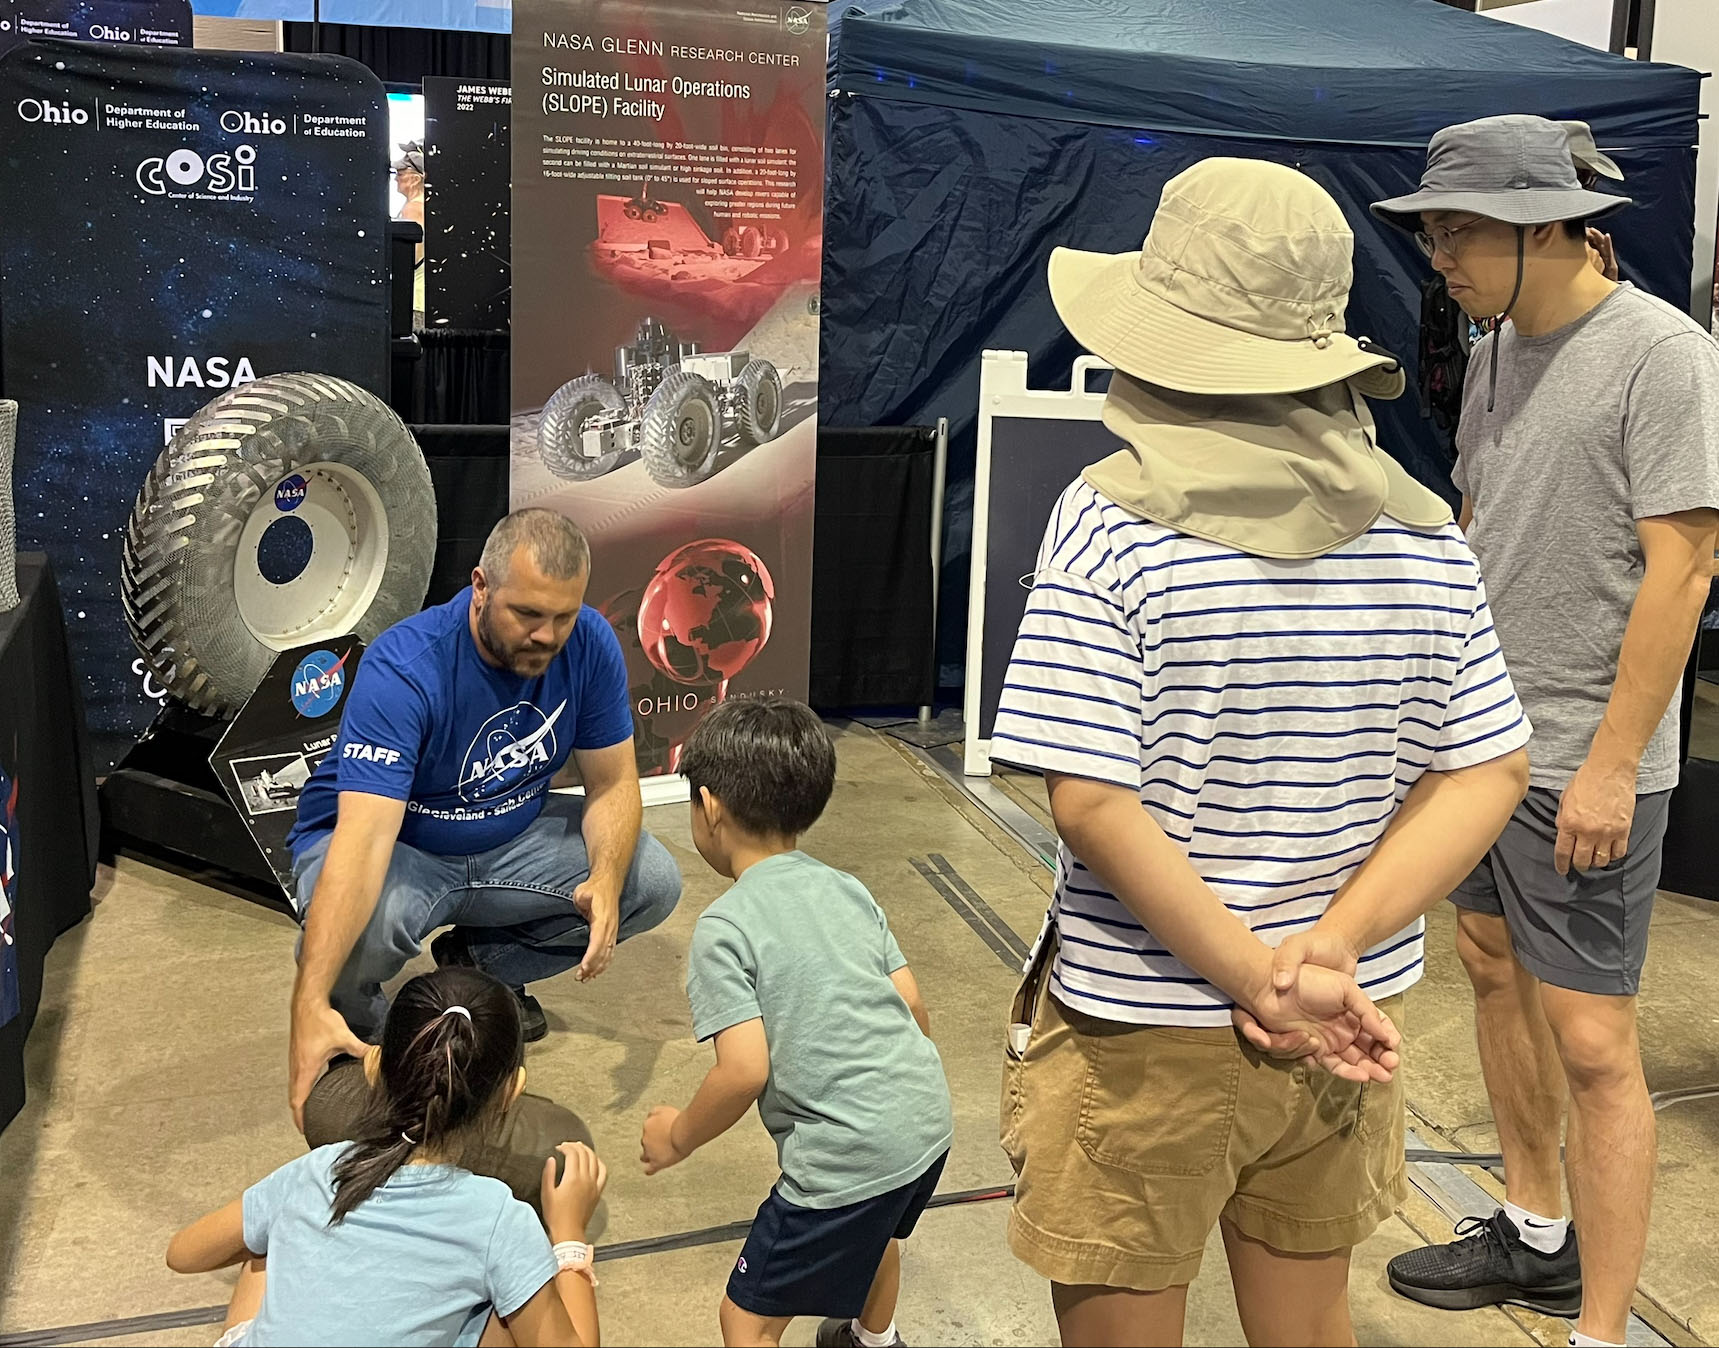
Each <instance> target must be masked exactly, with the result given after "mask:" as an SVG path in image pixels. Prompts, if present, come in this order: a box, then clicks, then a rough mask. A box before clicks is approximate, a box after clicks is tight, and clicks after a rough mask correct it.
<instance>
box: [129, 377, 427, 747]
mask: <svg viewBox="0 0 1719 1348" xmlns="http://www.w3.org/2000/svg"><path fill="white" fill-rule="evenodd" d="M289 519H291V520H295V521H299V524H298V525H297V527H296V529H293V528H289V529H286V530H285V533H287V534H289V535H290V534H294V533H296V534H297V535H298V538H297V540H295V541H296V542H297V543H298V545H299V546H300V547H301V548H302V545H303V543H304V542H306V541H308V544H309V553H308V559H307V560H306V561H305V562H304V564H303V567H302V570H300V571H299V572H298V573H297V574H295V575H292V576H289V577H287V578H286V579H284V580H283V581H282V582H280V583H276V582H275V581H274V580H272V579H271V578H269V577H268V576H265V575H264V564H263V562H262V561H261V560H260V559H259V549H264V550H265V551H266V550H268V549H270V548H273V547H275V546H277V545H276V544H271V543H268V542H266V540H265V537H264V536H265V534H268V533H270V532H271V530H272V529H273V526H274V525H276V524H278V523H279V522H281V521H283V520H289ZM435 552H436V495H435V491H434V489H433V488H432V486H431V483H430V470H429V468H428V467H427V466H426V464H425V463H424V456H423V453H422V451H420V450H419V448H418V444H417V441H415V440H414V439H413V438H412V433H411V432H410V431H408V430H407V429H406V426H405V423H403V422H402V421H401V420H400V418H399V417H397V416H395V415H394V413H393V412H392V411H391V410H390V409H389V408H388V406H387V405H386V404H385V403H383V402H382V401H381V399H379V398H376V397H374V396H373V395H371V394H369V393H367V392H365V391H364V390H363V389H361V388H359V387H358V386H357V385H355V384H349V383H347V382H346V381H345V380H343V379H335V378H333V377H331V376H328V375H319V374H277V375H269V376H267V377H265V378H262V379H258V380H255V381H253V382H251V383H247V384H244V385H242V386H240V387H239V388H236V389H233V390H231V391H230V392H227V393H223V394H222V395H221V396H220V397H218V398H216V399H215V400H214V401H213V402H211V403H209V404H208V405H207V406H205V407H204V408H203V409H202V410H201V411H199V412H198V413H197V414H196V415H195V416H194V417H192V418H191V419H190V420H189V421H187V422H186V423H185V425H184V426H182V427H181V428H180V430H179V432H178V434H176V435H175V436H174V437H173V441H172V443H171V444H169V445H168V446H167V448H166V449H165V450H163V451H162V452H161V454H160V456H159V457H158V458H157V459H156V461H155V464H154V466H153V467H152V468H151V469H150V470H149V476H148V477H147V478H146V479H145V480H144V483H143V486H142V488H141V490H140V491H139V492H138V494H137V501H136V504H135V505H133V507H132V511H131V518H130V520H129V521H128V523H127V524H126V530H125V541H124V545H123V553H122V558H121V578H120V598H121V601H122V603H123V605H124V609H125V620H126V626H127V628H128V629H129V630H130V632H131V638H132V640H133V641H134V642H135V643H136V645H137V649H138V650H139V652H141V654H142V656H143V660H144V663H145V665H146V666H147V668H148V670H149V672H150V674H151V676H152V677H153V678H154V680H155V681H156V682H157V683H159V684H160V685H161V686H162V687H164V688H165V689H166V690H167V691H168V692H169V693H170V694H171V695H173V696H175V697H177V698H179V699H180V700H181V701H183V702H185V703H186V704H187V705H188V706H190V707H191V708H192V709H193V710H196V711H201V712H206V713H208V714H211V715H225V714H228V713H231V712H236V711H237V710H238V709H239V708H240V707H241V706H243V705H244V702H245V700H246V699H247V698H248V697H250V695H251V694H252V693H253V692H254V691H255V690H256V687H257V684H258V683H259V682H261V680H262V677H263V675H264V674H265V673H267V672H268V668H269V665H270V664H271V663H272V662H273V661H274V658H275V656H276V654H277V653H279V652H280V651H283V650H287V649H290V648H291V647H294V646H300V645H304V644H306V643H309V642H312V641H320V640H325V639H332V638H334V637H338V636H341V635H343V634H345V633H347V632H356V633H357V634H358V635H359V636H360V637H361V638H363V639H364V640H366V641H369V640H373V639H374V638H375V637H376V636H377V635H378V634H379V633H380V632H381V631H382V630H383V629H384V628H386V627H389V626H391V625H392V624H394V623H396V622H398V621H400V619H402V618H405V617H408V616H410V615H411V614H413V613H416V612H418V610H419V609H420V608H421V607H422V606H423V602H424V593H425V591H426V590H427V589H428V588H429V584H430V570H431V566H432V564H433V562H434V560H435Z"/></svg>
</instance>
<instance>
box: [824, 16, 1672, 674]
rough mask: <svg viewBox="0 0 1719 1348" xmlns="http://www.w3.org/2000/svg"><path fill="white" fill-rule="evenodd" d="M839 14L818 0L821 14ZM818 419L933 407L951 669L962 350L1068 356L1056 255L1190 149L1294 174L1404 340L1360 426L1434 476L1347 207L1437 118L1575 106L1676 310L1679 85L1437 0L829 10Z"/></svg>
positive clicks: (1382, 283) (1422, 272) (1376, 280)
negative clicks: (1389, 383) (1344, 233)
mask: <svg viewBox="0 0 1719 1348" xmlns="http://www.w3.org/2000/svg"><path fill="white" fill-rule="evenodd" d="M838 10H839V12H837V11H838ZM831 20H832V56H831V89H832V92H833V95H834V96H833V97H832V100H831V109H830V139H829V182H828V197H827V204H826V225H825V238H824V241H825V260H824V287H823V300H824V307H823V367H822V372H821V386H820V390H819V396H820V415H821V416H822V418H823V420H825V421H826V422H827V423H829V424H831V425H838V426H864V425H902V424H910V423H926V422H929V421H932V420H935V419H936V418H937V417H939V416H946V417H948V418H949V421H950V426H951V435H952V441H951V456H950V495H949V511H948V516H947V518H948V522H949V523H948V546H947V549H946V552H945V557H946V558H947V559H948V560H947V562H946V568H945V573H944V593H945V595H946V597H947V599H948V602H947V603H946V604H945V605H944V615H945V617H944V622H943V629H944V632H943V635H944V641H943V644H942V651H943V667H944V669H945V670H946V671H948V673H949V674H950V675H951V677H946V678H945V679H944V682H945V683H946V684H948V683H955V682H958V681H959V676H958V673H957V671H958V668H959V663H960V645H961V638H960V633H961V632H963V631H964V612H963V610H964V607H965V594H966V587H965V582H966V556H967V538H968V533H969V529H970V525H971V510H972V498H971V486H972V462H973V444H974V438H973V421H974V414H975V410H976V405H977V402H978V390H979V357H980V353H981V352H982V351H983V350H984V349H985V348H986V347H993V348H1006V349H1013V350H1023V351H1026V352H1028V353H1029V354H1030V356H1031V359H1032V364H1031V370H1032V380H1033V382H1034V384H1036V385H1039V386H1052V385H1060V384H1063V383H1065V382H1066V380H1067V377H1068V370H1069V365H1070V362H1071V361H1072V360H1073V358H1074V357H1075V355H1077V354H1078V351H1077V348H1076V347H1075V345H1074V342H1073V340H1072V339H1071V338H1070V337H1069V336H1068V335H1067V334H1066V333H1065V332H1064V331H1063V328H1062V325H1061V324H1060V323H1059V322H1058V320H1057V317H1056V313H1055V311H1054V310H1053V309H1052V307H1051V301H1050V292H1049V288H1048V286H1047V284H1046V281H1045V263H1046V260H1047V258H1048V256H1049V254H1050V251H1051V249H1052V248H1053V247H1056V246H1057V245H1059V244H1069V245H1072V246H1075V247H1079V248H1090V249H1096V250H1101V251H1113V252H1121V251H1124V250H1127V249H1131V248H1138V247H1139V245H1140V240H1141V238H1142V237H1143V236H1144V234H1145V231H1146V227H1147V225H1148V223H1149V222H1150V220H1151V216H1152V212H1153V210H1154V208H1155V207H1156V205H1157V201H1158V195H1159V192H1160V191H1161V189H1162V187H1163V185H1164V182H1165V180H1166V179H1168V178H1171V177H1173V176H1174V175H1175V174H1177V173H1179V172H1180V171H1181V170H1183V169H1184V168H1187V167H1188V166H1189V165H1190V164H1192V163H1194V162H1196V161H1197V160H1200V159H1204V158H1206V157H1208V156H1211V155H1242V156H1251V157H1254V158H1263V159H1272V160H1276V161H1279V162H1282V163H1286V164H1291V165H1294V166H1295V167H1297V168H1300V169H1301V170H1302V171H1304V172H1306V173H1308V174H1310V175H1311V176H1313V177H1314V178H1315V179H1317V180H1318V181H1319V182H1320V183H1321V184H1322V185H1323V186H1324V187H1325V188H1326V189H1327V190H1328V191H1329V192H1330V193H1331V194H1332V196H1334V197H1335V198H1336V199H1337V201H1338V203H1339V204H1340V205H1341V206H1342V207H1343V210H1344V213H1345V214H1346V215H1347V216H1348V218H1349V222H1350V225H1351V226H1352V228H1353V229H1354V231H1355V285H1354V291H1353V296H1352V300H1351V305H1350V311H1349V319H1348V327H1349V331H1350V332H1351V333H1356V334H1366V335H1368V336H1370V337H1372V338H1373V339H1374V340H1375V341H1377V342H1378V343H1379V344H1380V345H1382V346H1384V347H1386V348H1388V349H1389V350H1391V351H1394V352H1396V353H1398V354H1399V355H1401V356H1402V357H1403V358H1404V360H1405V362H1407V363H1408V365H1409V367H1410V368H1409V374H1410V381H1409V382H1410V392H1409V393H1408V394H1407V395H1405V396H1404V397H1403V398H1401V399H1399V400H1398V401H1397V402H1396V403H1394V404H1380V405H1378V406H1376V407H1375V412H1376V413H1377V415H1378V418H1379V423H1380V434H1381V439H1382V442H1383V443H1384V445H1385V446H1386V448H1388V449H1390V450H1392V451H1393V452H1394V453H1395V454H1396V455H1397V456H1398V457H1399V458H1400V459H1401V460H1402V461H1403V463H1404V464H1405V466H1406V467H1408V468H1409V470H1410V471H1411V472H1413V473H1414V474H1415V475H1416V476H1417V477H1419V478H1420V479H1421V480H1422V481H1424V482H1426V483H1428V484H1429V485H1431V486H1433V487H1435V488H1437V489H1439V490H1441V491H1443V492H1445V493H1446V494H1447V495H1448V494H1450V492H1451V486H1450V476H1449V469H1450V459H1449V450H1448V448H1447V447H1446V446H1445V445H1444V444H1443V443H1442V442H1441V441H1442V437H1440V436H1439V435H1438V433H1437V432H1436V431H1435V430H1434V429H1433V425H1432V423H1431V422H1430V421H1426V420H1423V419H1422V417H1421V415H1420V409H1419V405H1418V401H1417V399H1416V397H1415V394H1414V385H1415V375H1416V371H1415V369H1414V361H1415V354H1416V344H1417V334H1418V327H1419V318H1420V286H1421V283H1422V282H1423V281H1424V280H1425V279H1426V277H1427V276H1428V274H1429V273H1428V271H1427V266H1426V263H1425V261H1424V260H1423V259H1422V258H1421V257H1420V255H1419V254H1418V253H1417V252H1416V251H1415V249H1414V245H1413V243H1412V241H1411V240H1409V239H1408V238H1407V237H1406V236H1404V235H1401V234H1399V233H1397V232H1395V231H1392V230H1388V229H1387V228H1385V227H1384V226H1382V225H1380V224H1378V223H1376V222H1375V221H1374V220H1373V219H1372V218H1371V216H1370V215H1369V214H1368V211H1367V205H1368V203H1369V202H1371V201H1376V200H1379V199H1381V198H1384V197H1389V196H1394V195H1396V194H1398V193H1400V192H1406V191H1408V190H1410V189H1411V188H1412V187H1413V186H1414V185H1415V183H1416V182H1417V181H1418V180H1419V177H1420V173H1421V169H1422V167H1423V164H1424V160H1425V149H1426V143H1427V140H1428V139H1429V138H1430V137H1431V136H1432V134H1433V132H1435V131H1437V130H1438V129H1439V128H1440V127H1443V126H1447V125H1450V124H1451V123H1454V122H1461V121H1468V120H1470V119H1472V118H1476V117H1485V116H1490V115H1493V114H1495V113H1508V112H1532V113H1539V114H1542V115H1544V116H1547V117H1554V118H1572V117H1579V118H1581V119H1582V120H1584V121H1587V122H1588V123H1590V124H1591V125H1592V127H1593V129H1594V134H1595V138H1596V139H1597V141H1598V143H1599V145H1600V146H1601V147H1602V148H1603V149H1605V150H1606V151H1607V152H1608V153H1609V154H1611V156H1612V157H1613V158H1614V159H1616V160H1617V162H1618V164H1619V166H1620V167H1621V168H1622V169H1623V171H1624V173H1625V174H1626V175H1627V178H1628V182H1627V185H1626V190H1627V192H1628V193H1629V195H1630V196H1632V197H1633V198H1634V199H1635V201H1636V206H1635V208H1634V209H1631V210H1628V211H1624V212H1622V213H1620V214H1618V215H1616V216H1614V217H1611V219H1610V220H1609V221H1608V223H1607V226H1606V227H1607V228H1608V229H1610V230H1611V231H1612V232H1613V235H1614V237H1615V239H1616V241H1617V251H1618V256H1619V260H1620V263H1621V265H1622V268H1623V272H1624V275H1625V276H1626V277H1627V278H1628V279H1630V280H1633V281H1634V282H1635V283H1636V284H1638V285H1640V286H1642V287H1644V288H1645V289H1647V290H1650V291H1652V292H1653V293H1655V294H1657V295H1660V296H1662V297H1664V298H1665V299H1667V300H1670V301H1671V302H1673V303H1675V304H1677V305H1678V306H1679V307H1685V306H1687V303H1688V298H1689V276H1690V272H1691V268H1692V263H1691V254H1692V250H1693V246H1694V190H1695V189H1694V184H1695V150H1694V146H1695V140H1696V121H1697V104H1698V97H1699V92H1698V88H1699V82H1700V80H1699V76H1697V75H1696V74H1695V73H1694V72H1693V71H1689V70H1685V69H1683V68H1681V67H1678V66H1666V65H1653V64H1648V63H1642V62H1636V61H1629V60H1626V59H1624V58H1622V57H1617V56H1611V55H1608V54H1606V53H1604V52H1596V51H1592V50H1590V49H1588V48H1586V47H1582V46H1578V45H1576V44H1574V43H1570V42H1565V41H1563V40H1562V39H1559V38H1553V37H1549V36H1546V35H1545V34H1542V33H1537V32H1534V31H1532V30H1529V29H1524V28H1518V27H1515V26H1513V25H1510V24H1503V23H1499V22H1497V21H1496V20H1493V19H1488V18H1485V17H1483V16H1479V15H1473V14H1468V13H1465V12H1463V11H1460V10H1457V9H1452V8H1449V7H1447V6H1445V5H1443V4H1439V3H1437V0H1128V2H1127V3H1119V0H1055V2H1054V3H1046V0H898V2H897V3H893V4H882V3H880V4H877V5H874V6H867V5H864V4H860V5H853V4H848V5H842V4H841V3H840V0H837V5H836V6H833V7H832V14H831Z"/></svg>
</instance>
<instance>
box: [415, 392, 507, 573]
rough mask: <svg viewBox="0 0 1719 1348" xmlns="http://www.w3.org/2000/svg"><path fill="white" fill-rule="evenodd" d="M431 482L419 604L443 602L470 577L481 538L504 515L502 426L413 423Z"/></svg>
mask: <svg viewBox="0 0 1719 1348" xmlns="http://www.w3.org/2000/svg"><path fill="white" fill-rule="evenodd" d="M412 434H413V435H414V436H415V437H417V441H418V446H419V448H421V449H422V450H423V451H424V461H425V462H426V463H428V464H429V465H430V480H431V481H432V482H433V483H435V486H436V565H435V569H434V570H433V571H432V572H431V573H430V592H429V593H428V594H427V595H425V596H424V605H425V607H429V606H430V605H432V604H441V603H446V602H447V601H448V600H449V599H452V598H453V597H454V596H455V595H456V594H458V593H459V592H460V590H461V589H463V588H464V587H465V585H466V584H467V582H469V581H470V580H471V574H472V568H473V567H474V566H476V565H477V561H478V556H479V555H480V554H481V553H482V552H483V545H484V540H485V539H487V538H488V537H489V531H490V530H491V529H493V528H495V526H496V524H497V523H498V522H499V521H500V520H501V517H502V516H503V515H505V514H507V469H508V456H507V427H506V426H505V425H500V426H414V427H412Z"/></svg>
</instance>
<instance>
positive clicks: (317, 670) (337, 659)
mask: <svg viewBox="0 0 1719 1348" xmlns="http://www.w3.org/2000/svg"><path fill="white" fill-rule="evenodd" d="M351 654H352V652H351V651H347V652H346V653H345V654H344V655H336V654H335V653H334V652H333V651H312V652H311V653H310V654H309V655H307V656H305V657H304V659H302V660H300V661H299V662H298V668H297V669H295V670H293V672H292V692H291V696H292V704H293V706H294V707H295V708H297V710H298V714H299V715H300V716H321V715H323V714H324V713H325V712H330V711H333V710H334V709H335V707H337V706H339V705H340V695H341V694H342V693H344V692H345V691H346V656H348V655H351Z"/></svg>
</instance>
